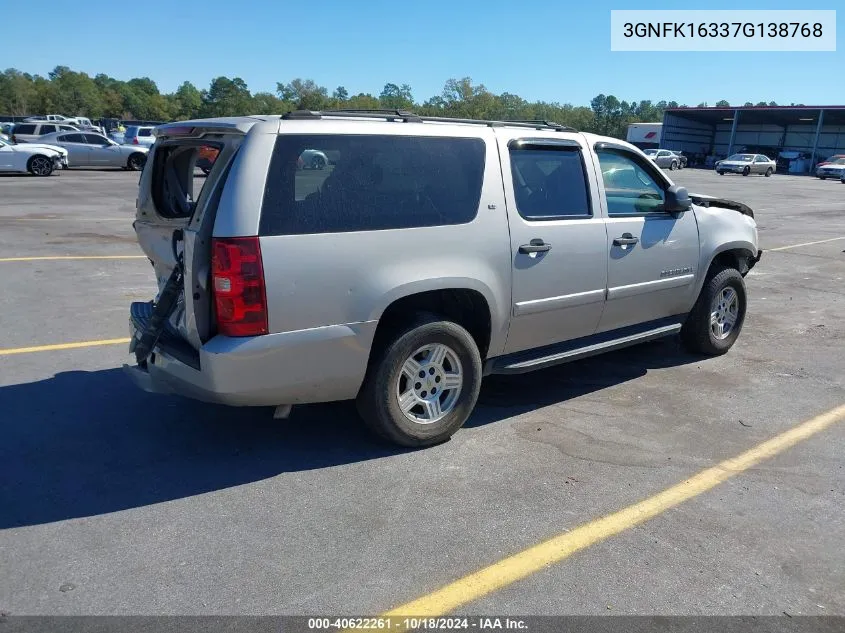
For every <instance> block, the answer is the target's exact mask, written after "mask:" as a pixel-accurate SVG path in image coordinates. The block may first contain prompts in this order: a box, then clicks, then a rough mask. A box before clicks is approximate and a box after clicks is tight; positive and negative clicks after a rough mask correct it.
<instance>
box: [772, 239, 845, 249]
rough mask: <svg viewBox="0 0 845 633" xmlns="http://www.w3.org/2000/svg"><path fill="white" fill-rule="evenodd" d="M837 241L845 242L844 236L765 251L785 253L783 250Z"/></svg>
mask: <svg viewBox="0 0 845 633" xmlns="http://www.w3.org/2000/svg"><path fill="white" fill-rule="evenodd" d="M839 240H845V236H842V237H831V238H830V239H829V240H818V241H817V242H804V243H803V244H790V245H789V246H778V247H777V248H769V249H766V250H769V251H785V250H789V249H790V248H800V247H801V246H813V245H814V244H827V243H828V242H837V241H839Z"/></svg>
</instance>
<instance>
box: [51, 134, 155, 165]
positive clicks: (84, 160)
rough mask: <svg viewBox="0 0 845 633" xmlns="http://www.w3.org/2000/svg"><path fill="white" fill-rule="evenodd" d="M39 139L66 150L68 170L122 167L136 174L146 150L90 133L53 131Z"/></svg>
mask: <svg viewBox="0 0 845 633" xmlns="http://www.w3.org/2000/svg"><path fill="white" fill-rule="evenodd" d="M39 140H40V141H43V142H44V143H50V144H52V145H57V146H59V147H62V148H64V149H66V150H67V151H68V154H69V161H70V166H71V167H122V168H124V169H131V170H134V171H139V170H141V169H143V167H144V163H145V162H146V160H147V152H149V151H150V149H149V148H148V147H143V146H141V147H138V146H134V145H118V144H117V143H115V142H114V141H112V140H110V139H108V138H106V137H105V136H103V135H102V134H95V133H93V132H79V131H76V132H56V133H55V134H48V135H47V136H43V137H41V138H40V139H39Z"/></svg>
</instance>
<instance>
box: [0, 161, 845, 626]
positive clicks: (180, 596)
mask: <svg viewBox="0 0 845 633" xmlns="http://www.w3.org/2000/svg"><path fill="white" fill-rule="evenodd" d="M672 178H673V179H674V180H675V181H676V182H677V183H678V184H682V185H685V186H687V187H688V188H689V189H690V190H691V191H695V192H700V193H708V194H713V195H721V196H724V197H728V198H733V199H738V200H742V201H744V202H746V203H747V204H749V205H750V206H751V207H752V208H753V209H754V210H755V212H756V215H757V221H758V223H759V227H760V238H761V243H762V247H763V249H764V250H765V251H767V252H765V253H764V256H763V259H762V261H761V262H760V264H759V265H758V267H757V268H755V269H754V270H753V271H752V273H751V274H750V275H749V276H748V277H747V279H746V281H747V285H748V290H749V296H750V299H749V301H750V305H749V311H748V318H747V321H746V324H745V327H744V330H743V332H742V335H741V336H740V339H739V341H738V343H737V345H736V346H735V347H734V348H733V350H732V351H731V352H730V353H729V354H727V355H726V356H722V357H719V358H708V359H702V358H699V357H694V356H690V355H688V354H686V353H684V352H683V351H681V349H680V348H679V346H678V345H677V343H676V342H675V341H674V340H667V341H663V342H658V343H651V344H647V345H643V346H639V347H635V348H630V349H627V350H624V351H621V352H616V353H612V354H609V355H606V356H603V357H598V358H594V359H589V360H586V361H582V362H577V363H573V364H570V365H564V366H561V367H558V368H554V369H550V370H546V371H543V372H539V373H535V374H526V375H523V376H517V377H495V378H491V379H488V380H487V381H486V382H485V384H484V387H483V391H482V396H481V403H480V405H479V407H478V409H477V411H476V413H475V414H474V415H473V416H472V418H471V419H470V421H469V423H468V424H467V427H466V428H464V429H463V430H462V431H460V432H459V433H458V434H457V435H456V436H455V437H454V438H453V439H452V440H451V441H449V442H447V443H446V444H443V445H441V446H437V447H434V448H431V449H427V450H421V451H401V450H395V449H392V448H390V447H385V446H383V445H381V444H378V443H376V442H373V441H372V440H371V439H370V438H369V436H367V435H366V434H365V433H364V432H363V430H362V429H361V428H360V426H359V423H358V422H357V420H356V417H355V414H354V409H353V407H352V406H351V405H349V404H348V403H337V404H330V405H319V406H308V407H301V408H298V409H295V410H294V413H293V415H292V416H291V418H290V419H289V420H283V421H278V420H273V419H272V418H271V412H270V411H269V410H267V409H260V410H239V409H228V408H223V407H216V406H211V405H205V404H199V403H195V402H192V401H188V400H182V399H179V398H176V397H162V396H152V395H148V394H145V393H143V392H141V391H139V390H137V389H136V388H135V387H133V386H132V385H131V384H130V383H129V382H128V380H127V379H126V378H125V377H124V375H123V374H122V372H121V369H120V367H121V365H122V364H123V363H125V362H129V356H128V354H127V346H126V345H125V344H121V343H110V342H109V341H114V340H116V339H122V338H124V337H126V336H127V335H128V334H127V331H128V323H127V309H128V304H129V302H130V301H133V300H146V299H149V298H151V297H152V296H153V294H154V277H153V274H152V271H151V268H150V266H149V263H148V262H147V261H146V260H145V259H144V258H143V257H141V256H140V255H141V252H140V249H139V248H138V246H137V244H136V243H135V240H134V235H133V231H132V228H131V223H132V219H133V215H134V200H135V187H136V184H137V181H138V174H137V173H135V174H133V173H127V172H121V171H114V172H111V171H71V172H64V173H62V174H61V175H60V176H58V177H51V178H48V179H37V178H32V177H27V176H20V177H18V176H10V177H0V288H2V292H0V420H2V421H0V429H2V436H0V438H1V439H2V441H0V569H2V573H0V611H3V612H6V613H11V614H16V615H25V614H30V615H35V614H50V615H61V614H172V615H176V614H228V613H237V614H310V615H320V614H328V613H332V614H335V615H340V614H358V615H363V614H377V613H381V612H383V611H385V610H388V609H391V608H394V607H396V606H397V605H402V604H405V603H407V602H408V601H411V600H414V599H417V598H419V597H421V596H424V595H427V594H429V593H430V592H432V591H435V590H437V589H439V588H441V587H443V586H444V585H446V584H447V583H451V582H452V581H455V580H457V579H460V578H462V577H464V576H466V575H467V574H470V573H472V572H475V571H476V570H479V569H480V568H483V567H485V566H487V565H491V564H493V563H496V562H498V561H501V560H502V559H504V558H505V557H508V556H510V555H512V554H515V553H517V552H520V551H522V550H524V549H525V548H528V547H530V546H533V545H535V544H537V543H540V542H543V541H544V540H546V539H550V538H553V537H558V536H560V535H566V534H567V533H568V532H570V531H573V530H575V528H577V527H578V526H581V525H583V524H588V527H587V528H586V530H585V531H583V533H585V534H587V536H588V537H589V538H590V539H591V540H590V542H589V546H585V547H583V548H582V549H580V550H579V551H575V552H574V553H572V554H571V555H568V556H566V557H563V560H560V561H559V562H556V563H554V564H548V565H544V564H542V562H541V564H539V565H538V566H537V567H538V569H536V570H534V571H533V572H532V573H530V574H527V575H526V577H523V578H521V579H519V580H517V581H515V582H513V583H510V584H507V585H506V586H503V587H501V588H499V589H498V590H495V591H494V590H492V589H490V590H486V589H485V590H482V589H478V587H476V588H475V589H466V592H465V593H464V594H463V595H462V598H463V599H462V600H458V604H457V606H456V607H455V608H454V612H457V613H467V614H486V613H491V614H497V615H507V614H513V615H520V614H521V615H525V614H583V615H589V614H608V613H611V614H664V615H673V614H683V615H698V614H706V615H736V614H743V615H748V614H753V615H780V614H782V613H784V612H786V613H788V614H791V615H798V614H815V615H845V547H843V546H842V544H843V543H845V512H843V507H845V468H843V464H845V458H843V455H845V424H841V423H840V424H831V425H830V426H829V427H827V428H826V429H824V430H822V431H820V432H818V433H816V434H813V435H812V436H809V437H807V438H806V439H804V440H803V441H800V442H797V443H796V444H795V445H794V446H791V447H790V448H787V449H786V450H783V451H782V452H779V454H777V455H776V456H774V457H773V458H771V459H767V460H764V461H761V462H760V463H755V464H753V465H751V466H750V467H748V468H743V469H742V471H741V472H736V473H735V474H734V476H732V477H731V478H729V479H728V480H727V481H725V482H724V483H721V484H720V485H718V486H716V487H713V488H712V489H707V490H702V491H701V493H700V494H695V495H693V496H691V497H690V498H689V499H688V500H686V501H685V502H684V503H681V504H679V505H675V506H674V507H668V508H666V509H665V510H661V511H660V512H658V513H656V515H655V516H654V518H652V519H651V520H650V521H647V522H642V523H639V524H635V522H633V521H629V523H627V524H626V523H624V521H622V522H621V523H619V522H617V527H619V530H618V532H617V533H615V534H614V535H611V536H608V538H604V537H600V536H596V535H597V534H598V532H597V530H600V529H601V528H599V527H591V525H592V524H589V522H591V521H593V520H594V519H597V518H598V517H602V516H604V515H607V514H609V513H613V512H616V511H617V510H620V509H623V508H626V507H629V506H631V504H634V503H637V502H639V501H641V500H643V499H649V498H651V497H652V496H653V495H655V494H657V493H660V492H661V491H663V490H665V489H667V488H669V487H671V486H675V485H676V484H678V483H682V482H684V481H685V480H687V479H688V478H690V477H691V476H692V475H694V474H695V473H698V472H699V471H702V470H703V469H706V468H708V467H711V466H713V465H714V464H717V463H719V462H721V461H722V460H725V459H727V458H731V457H733V456H735V455H739V454H740V453H743V451H747V450H749V449H753V448H754V447H755V446H757V445H759V444H760V443H761V442H764V441H766V440H768V439H769V438H772V437H774V436H776V435H778V434H779V433H782V432H785V431H787V430H788V429H791V428H793V427H795V426H796V425H797V424H799V423H802V422H804V421H806V420H809V419H812V418H814V417H816V416H819V415H820V414H823V413H825V412H827V411H829V410H831V409H833V408H834V407H838V406H841V405H843V404H845V355H843V348H845V283H843V279H845V251H843V249H845V186H843V185H841V184H840V183H838V182H835V181H825V182H821V181H818V180H816V179H812V178H804V177H797V176H775V177H773V178H763V177H749V178H743V177H741V176H723V177H719V176H717V175H716V174H715V173H713V172H711V171H698V170H692V169H689V170H684V171H681V172H676V173H673V174H672ZM773 249H779V250H773ZM49 257H74V258H76V259H39V258H49ZM83 258H90V259H83ZM103 341H105V342H106V343H105V344H101V345H96V346H92V345H84V346H80V347H78V348H71V349H64V348H58V349H57V348H54V347H47V348H44V346H54V345H60V344H65V343H77V342H103ZM581 533H582V532H579V534H581ZM591 533H592V534H593V536H590V534H591ZM508 564H509V563H504V565H505V568H507V565H508ZM511 568H512V566H511ZM506 571H507V569H506ZM473 592H474V593H473Z"/></svg>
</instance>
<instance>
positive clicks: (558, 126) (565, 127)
mask: <svg viewBox="0 0 845 633" xmlns="http://www.w3.org/2000/svg"><path fill="white" fill-rule="evenodd" d="M505 123H530V124H531V125H542V126H544V127H550V128H554V129H559V130H567V131H572V132H574V131H575V128H573V127H569V126H568V125H562V124H560V123H555V122H554V121H549V120H547V119H511V120H508V121H505Z"/></svg>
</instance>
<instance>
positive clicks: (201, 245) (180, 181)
mask: <svg viewBox="0 0 845 633" xmlns="http://www.w3.org/2000/svg"><path fill="white" fill-rule="evenodd" d="M257 122H259V120H258V119H249V118H238V119H221V120H217V119H208V120H199V121H188V122H183V123H172V124H167V125H163V126H160V127H158V128H156V133H155V134H156V142H155V144H154V145H153V147H152V149H151V151H150V154H149V157H148V159H147V162H146V165H145V168H144V170H143V172H142V174H141V180H140V186H139V193H138V200H137V203H136V208H137V212H136V219H135V223H134V228H135V233H136V235H137V238H138V243H139V245H140V246H141V249H142V250H143V251H144V253H145V254H146V255H147V257H149V259H150V261H151V262H152V265H153V269H154V270H155V275H156V279H157V282H158V295H157V297H156V299H155V303H159V302H160V301H161V299H162V291H164V290H165V286H166V285H167V284H168V280H170V279H171V277H173V278H174V279H173V281H171V286H174V288H175V295H173V296H174V297H175V305H174V306H173V308H172V312H170V313H169V315H166V321H164V322H163V324H162V325H163V328H162V329H161V332H160V336H159V338H158V344H159V346H160V347H161V348H162V349H165V351H167V352H168V353H170V354H171V355H172V356H174V357H175V358H177V359H179V360H180V361H182V362H184V363H186V364H188V365H191V366H193V367H195V368H196V369H199V352H198V350H199V349H200V347H201V346H202V344H203V343H204V342H205V341H207V340H208V339H209V338H211V337H212V336H213V335H214V324H213V319H212V309H211V306H212V297H211V288H210V287H209V279H210V264H211V234H212V231H213V228H214V220H215V217H216V214H217V206H218V203H219V201H220V197H221V195H222V191H223V186H224V184H225V181H226V177H227V176H228V173H229V170H230V167H231V165H232V162H233V160H234V158H235V156H236V155H237V152H238V149H239V147H240V145H241V143H242V142H243V141H244V139H245V138H246V134H247V132H248V131H249V129H250V128H251V127H252V126H253V125H255V123H257ZM209 155H214V156H215V160H214V161H213V164H212V165H211V169H210V170H209V172H208V175H205V174H204V173H203V171H202V170H201V169H200V168H199V166H198V165H197V162H198V160H200V158H201V156H209ZM178 260H181V262H182V263H181V270H182V275H181V279H178V280H177V278H176V276H175V275H174V274H173V273H174V268H175V267H176V265H177V261H178ZM175 284H178V287H177V286H175ZM174 288H171V289H170V290H168V291H167V293H166V294H168V295H171V294H173V293H172V292H171V291H172V290H173V289H174ZM186 288H190V292H186V291H185V289H186ZM154 310H155V304H154V302H153V301H150V302H147V303H133V304H132V307H131V311H130V314H131V319H132V322H133V324H134V326H135V329H137V330H140V331H143V330H144V329H145V328H146V327H147V326H148V324H149V323H150V321H151V319H152V318H153V314H154ZM133 347H134V343H133ZM140 360H141V359H140V358H139V361H140Z"/></svg>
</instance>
